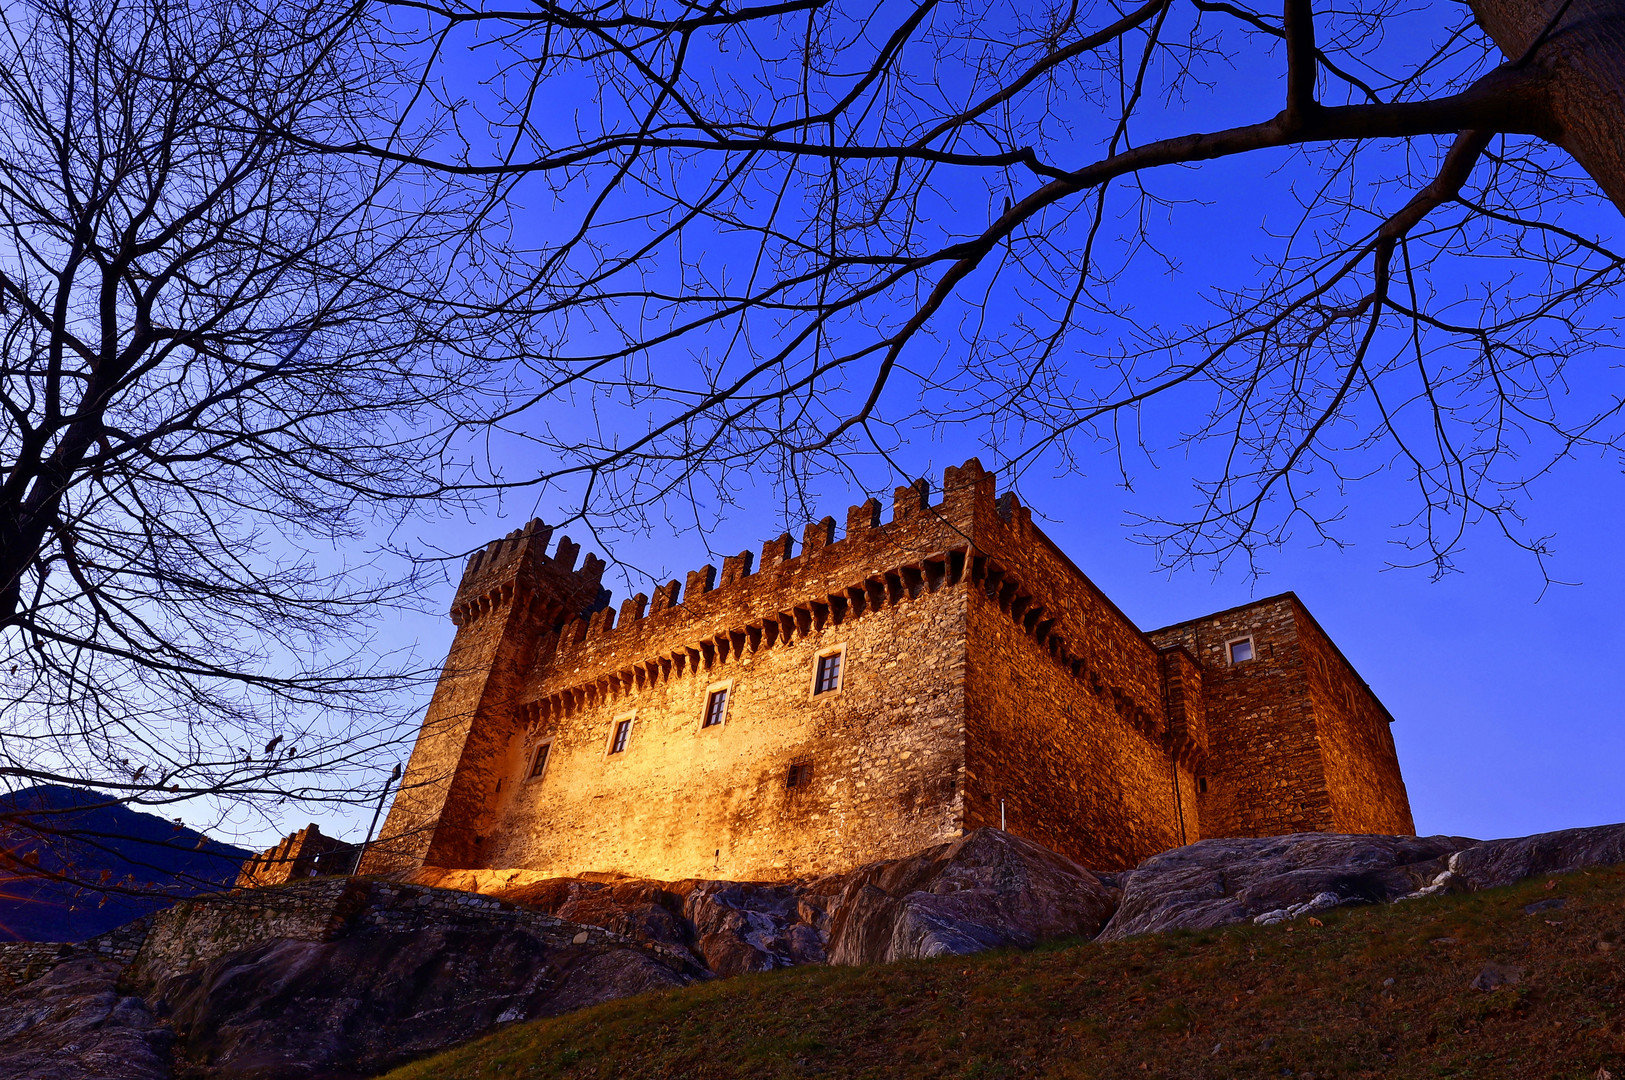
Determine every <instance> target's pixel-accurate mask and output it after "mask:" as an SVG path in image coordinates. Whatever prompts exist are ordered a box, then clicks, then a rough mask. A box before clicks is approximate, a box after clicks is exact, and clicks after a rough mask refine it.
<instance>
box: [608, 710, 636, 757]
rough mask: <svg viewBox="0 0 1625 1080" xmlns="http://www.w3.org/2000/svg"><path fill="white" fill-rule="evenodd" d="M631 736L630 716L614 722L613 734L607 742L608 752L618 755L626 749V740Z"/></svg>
mask: <svg viewBox="0 0 1625 1080" xmlns="http://www.w3.org/2000/svg"><path fill="white" fill-rule="evenodd" d="M631 734H632V718H631V717H630V716H628V717H625V718H623V719H620V720H617V721H615V734H614V735H613V736H611V738H610V740H609V752H610V753H612V754H619V753H620V752H621V751H623V750H625V749H626V740H627V739H628V738H629V737H630V736H631Z"/></svg>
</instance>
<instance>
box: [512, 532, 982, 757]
mask: <svg viewBox="0 0 1625 1080" xmlns="http://www.w3.org/2000/svg"><path fill="white" fill-rule="evenodd" d="M966 554H967V553H966V551H965V550H964V549H957V550H953V551H945V552H938V553H935V554H932V555H928V556H926V557H925V558H923V559H921V560H920V561H919V562H918V563H912V564H909V565H906V566H899V567H897V568H895V569H892V570H887V571H885V572H884V573H880V574H875V575H873V576H871V577H869V578H868V579H867V580H865V581H862V582H860V583H858V584H856V585H851V586H849V587H847V588H845V589H843V590H841V591H840V592H838V593H829V594H827V595H826V596H825V597H824V599H822V600H809V601H806V602H804V603H801V604H797V605H795V606H793V607H791V608H790V609H789V610H788V611H781V612H777V613H775V614H774V615H771V616H768V617H767V618H765V619H762V620H760V621H756V622H751V623H747V624H746V625H744V626H742V627H738V628H736V629H732V630H727V631H724V632H723V633H720V634H715V635H712V636H711V637H708V638H703V639H701V640H699V641H697V642H694V643H692V644H689V645H686V646H684V647H682V648H679V649H675V650H673V651H672V652H670V653H668V654H665V655H662V656H657V657H653V658H651V659H648V660H643V661H639V662H638V663H635V664H631V665H629V666H627V667H624V668H622V669H621V670H619V671H617V672H615V673H614V674H612V675H604V676H601V677H599V678H598V679H596V680H594V681H593V682H591V683H586V684H583V685H581V686H578V687H572V688H571V689H569V690H561V691H559V692H558V693H556V694H553V695H551V696H549V697H547V698H544V699H540V700H538V701H534V702H531V703H529V704H527V705H525V706H522V707H521V716H520V719H521V720H522V722H524V723H525V724H527V725H534V724H537V723H540V722H542V721H544V720H548V719H551V718H553V717H556V716H563V715H568V714H570V713H572V712H575V711H577V710H579V709H581V708H584V707H586V706H589V705H593V704H596V703H598V702H600V701H607V700H613V699H615V698H618V697H620V696H622V695H623V694H627V693H631V692H634V691H636V690H641V689H643V688H644V687H646V686H657V685H659V684H661V683H663V682H669V681H671V680H672V679H673V678H681V677H682V676H684V675H686V674H692V673H694V672H697V671H711V670H712V669H714V668H715V667H716V666H717V665H719V664H723V663H726V662H727V661H728V660H729V659H730V658H738V657H741V656H749V655H752V654H754V653H756V652H760V651H762V650H764V649H771V648H774V647H775V646H778V645H789V644H793V643H795V642H797V641H801V640H803V639H805V638H808V637H812V636H814V635H815V634H818V633H820V632H822V631H823V629H824V628H825V627H826V626H839V625H842V624H843V623H846V622H848V621H850V620H853V619H859V618H862V617H863V616H864V615H867V614H869V613H870V612H873V611H879V610H881V609H882V608H887V607H896V606H897V605H899V604H901V603H903V602H904V601H906V600H912V599H914V598H915V597H918V596H919V595H920V594H921V593H934V592H937V591H938V590H940V589H943V588H947V587H950V586H953V585H957V584H959V583H960V581H962V580H963V579H964V573H965V566H966ZM634 599H636V598H634Z"/></svg>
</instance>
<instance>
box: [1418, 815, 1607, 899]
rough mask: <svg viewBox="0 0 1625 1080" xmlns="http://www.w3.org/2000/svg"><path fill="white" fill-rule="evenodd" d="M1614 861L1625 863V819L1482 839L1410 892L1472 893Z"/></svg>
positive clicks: (1447, 862)
mask: <svg viewBox="0 0 1625 1080" xmlns="http://www.w3.org/2000/svg"><path fill="white" fill-rule="evenodd" d="M1617 863H1625V824H1621V825H1597V826H1593V827H1591V828H1586V829H1563V830H1561V831H1559V832H1549V833H1537V834H1535V835H1534V836H1520V837H1518V838H1516V839H1512V840H1487V841H1485V842H1483V843H1480V844H1473V845H1472V846H1470V847H1465V848H1462V849H1461V850H1460V851H1457V852H1454V853H1453V854H1452V855H1451V856H1450V857H1449V858H1448V859H1447V860H1445V861H1444V865H1443V866H1441V867H1439V868H1438V869H1437V872H1436V875H1435V876H1434V877H1433V878H1431V879H1430V880H1429V881H1428V882H1426V883H1425V884H1424V885H1423V886H1422V887H1420V888H1418V889H1417V890H1416V891H1415V892H1414V893H1412V894H1411V895H1413V896H1431V895H1433V894H1435V893H1440V892H1447V891H1449V892H1477V891H1478V890H1480V889H1496V888H1500V887H1501V886H1503V885H1513V884H1516V883H1517V882H1519V881H1522V880H1524V879H1525V878H1530V877H1534V876H1536V875H1537V874H1563V873H1568V872H1570V871H1574V870H1584V869H1586V868H1588V867H1593V866H1613V865H1615V864H1617Z"/></svg>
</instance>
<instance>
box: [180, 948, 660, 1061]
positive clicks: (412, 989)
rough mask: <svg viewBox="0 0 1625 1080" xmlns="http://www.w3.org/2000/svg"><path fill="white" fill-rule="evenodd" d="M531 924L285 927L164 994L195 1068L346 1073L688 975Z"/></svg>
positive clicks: (641, 955) (634, 952) (637, 954)
mask: <svg viewBox="0 0 1625 1080" xmlns="http://www.w3.org/2000/svg"><path fill="white" fill-rule="evenodd" d="M587 937H588V935H587V934H584V933H578V934H576V935H575V938H571V937H563V938H562V939H560V938H557V937H551V936H548V935H544V934H541V933H538V932H536V931H534V930H532V929H528V928H523V927H519V926H485V927H480V926H448V925H429V926H425V927H423V928H421V929H417V930H410V931H384V930H377V929H364V930H361V931H359V932H357V933H353V934H350V935H348V936H345V937H342V938H339V939H337V940H333V941H299V940H292V939H280V940H276V941H272V942H268V943H265V944H262V945H258V946H256V947H254V948H250V949H245V950H241V951H238V952H234V953H229V954H227V955H225V956H222V957H219V958H217V959H215V960H213V961H212V962H210V963H209V964H207V965H205V966H204V967H202V968H200V969H197V970H194V971H190V972H187V973H185V974H183V975H180V976H177V977H175V978H172V979H169V980H166V981H165V982H164V983H163V984H161V985H159V986H158V987H157V988H156V991H155V992H154V994H153V995H152V996H153V997H154V999H155V1001H156V1002H157V1007H158V1009H159V1011H160V1012H161V1013H163V1014H166V1017H167V1020H168V1022H169V1024H170V1025H171V1026H172V1027H173V1028H174V1030H175V1032H176V1034H177V1035H178V1036H179V1039H180V1043H179V1047H180V1049H181V1050H182V1052H183V1054H184V1057H185V1059H186V1061H187V1063H188V1065H189V1067H190V1071H192V1072H195V1073H196V1074H198V1075H201V1076H204V1077H221V1078H224V1077H230V1078H232V1080H294V1078H299V1077H311V1078H315V1077H321V1078H323V1080H345V1078H349V1077H362V1076H372V1075H375V1074H377V1073H379V1072H382V1071H384V1070H386V1069H389V1068H391V1067H393V1066H395V1065H399V1064H402V1063H404V1062H407V1061H410V1060H412V1059H414V1058H418V1057H422V1056H424V1055H426V1054H431V1053H434V1052H435V1051H438V1050H442V1049H445V1048H446V1047H449V1046H453V1045H455V1044H457V1043H461V1042H465V1041H467V1040H468V1039H471V1038H477V1037H478V1036H480V1035H483V1034H485V1033H486V1032H488V1031H491V1030H492V1029H494V1028H496V1027H497V1026H499V1025H501V1024H506V1023H511V1022H514V1021H517V1020H530V1019H535V1018H537V1017H542V1016H553V1015H556V1014H558V1013H563V1012H569V1011H572V1010H574V1009H580V1008H585V1007H586V1006H588V1005H594V1004H597V1003H598V1002H601V1001H608V1000H610V999H612V998H618V997H625V996H627V995H630V994H637V993H641V992H643V991H646V990H656V989H662V988H666V987H674V986H681V985H683V984H685V983H687V982H689V981H691V979H690V977H689V976H687V975H685V974H684V973H683V972H682V971H681V970H679V969H678V967H677V966H676V965H675V964H666V963H662V962H661V961H660V959H658V958H657V957H656V956H654V955H651V954H650V953H649V952H648V951H645V950H642V949H638V948H634V947H632V946H630V945H629V944H626V943H617V942H615V941H613V940H609V941H606V940H605V939H604V938H603V936H602V935H597V937H596V940H587V941H577V939H582V938H587Z"/></svg>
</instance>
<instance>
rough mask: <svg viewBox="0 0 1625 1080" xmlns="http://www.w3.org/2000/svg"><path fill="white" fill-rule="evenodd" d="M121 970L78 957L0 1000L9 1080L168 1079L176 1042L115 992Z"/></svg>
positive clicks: (142, 1005) (0, 1067)
mask: <svg viewBox="0 0 1625 1080" xmlns="http://www.w3.org/2000/svg"><path fill="white" fill-rule="evenodd" d="M123 970H124V965H122V964H120V963H118V962H116V961H112V960H102V959H91V958H80V959H73V960H68V961H67V962H65V963H62V964H59V965H57V966H56V967H55V968H53V969H51V970H50V971H49V972H47V973H46V974H44V975H42V976H40V977H39V978H37V979H34V980H32V981H31V982H29V983H26V984H25V985H23V986H21V987H18V988H17V989H15V990H13V991H11V992H10V993H8V994H6V995H4V996H3V997H0V1076H4V1077H6V1078H7V1080H104V1078H105V1080H168V1078H169V1076H170V1043H171V1042H173V1041H174V1036H173V1034H172V1033H171V1032H170V1030H169V1029H168V1028H167V1027H164V1026H163V1025H161V1024H160V1023H159V1022H158V1020H157V1019H156V1018H155V1017H154V1015H153V1011H152V1009H151V1008H150V1007H149V1006H148V1005H147V1003H146V1002H145V1001H143V1000H142V999H141V998H138V997H130V996H128V995H126V994H122V993H120V992H119V990H118V985H117V984H118V977H119V975H120V973H121V972H122V971H123Z"/></svg>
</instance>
